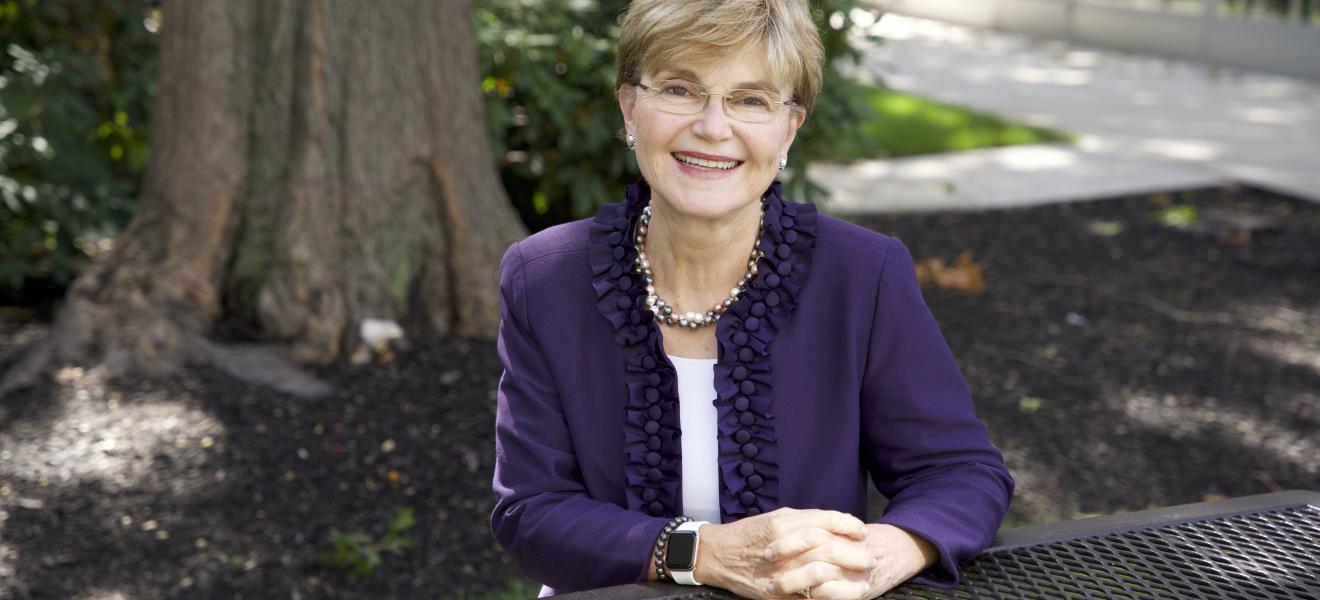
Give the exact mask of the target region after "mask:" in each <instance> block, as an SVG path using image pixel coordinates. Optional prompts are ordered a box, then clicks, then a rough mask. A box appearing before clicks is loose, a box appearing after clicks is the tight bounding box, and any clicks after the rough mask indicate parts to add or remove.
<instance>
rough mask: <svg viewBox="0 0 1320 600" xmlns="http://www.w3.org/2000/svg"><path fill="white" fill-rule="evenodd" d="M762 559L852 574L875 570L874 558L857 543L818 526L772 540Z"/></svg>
mask: <svg viewBox="0 0 1320 600" xmlns="http://www.w3.org/2000/svg"><path fill="white" fill-rule="evenodd" d="M762 556H763V557H764V558H765V559H766V560H769V561H771V562H779V561H783V560H789V559H796V560H798V561H799V562H801V563H808V562H813V561H822V562H828V563H833V564H835V565H838V566H840V567H843V568H845V569H851V570H855V571H861V570H870V569H872V568H874V567H875V558H874V557H873V556H872V555H871V553H870V551H868V550H867V549H866V548H865V546H863V545H862V543H861V542H859V541H857V540H853V539H852V538H849V537H844V536H840V535H837V534H834V533H830V532H828V531H825V530H824V529H821V528H819V527H806V528H803V529H800V530H798V531H795V532H793V533H791V534H789V535H787V536H785V537H784V538H781V539H778V540H775V541H774V542H773V543H771V544H770V545H769V546H767V547H766V549H765V551H764V552H763V553H762Z"/></svg>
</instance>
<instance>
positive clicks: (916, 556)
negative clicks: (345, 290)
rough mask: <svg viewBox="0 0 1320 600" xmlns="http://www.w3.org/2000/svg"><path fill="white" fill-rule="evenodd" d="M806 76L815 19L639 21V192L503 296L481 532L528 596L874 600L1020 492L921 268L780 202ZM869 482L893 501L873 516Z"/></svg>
mask: <svg viewBox="0 0 1320 600" xmlns="http://www.w3.org/2000/svg"><path fill="white" fill-rule="evenodd" d="M822 54H823V52H822V49H821V44H820V40H819V37H818V34H817V31H816V29H815V26H814V24H813V23H812V20H811V16H810V12H809V8H808V6H807V4H806V1H805V0H636V1H634V2H633V3H632V5H631V7H630V8H629V10H628V13H627V15H626V18H625V20H624V22H623V27H622V31H621V35H620V44H619V50H618V66H617V68H618V97H619V106H620V109H621V110H622V112H623V116H624V122H625V126H626V129H627V133H626V139H627V140H628V142H627V143H628V145H629V147H630V148H632V149H633V150H634V151H635V152H636V156H637V162H638V165H639V166H640V168H641V172H642V176H643V181H642V182H639V183H637V184H635V185H633V186H631V187H630V188H629V189H628V193H627V200H626V201H625V202H624V203H622V204H610V205H606V206H604V207H602V208H601V209H600V211H599V213H598V214H597V215H596V217H595V218H593V219H590V220H584V221H578V222H574V223H568V224H565V225H562V226H559V227H554V228H551V229H548V230H545V231H543V232H540V233H538V234H536V235H533V236H531V237H529V238H527V239H526V240H523V241H522V242H519V243H517V244H515V245H514V246H513V247H511V248H510V249H509V251H508V253H507V254H506V255H505V258H504V263H503V266H502V269H501V275H500V291H501V294H502V296H501V298H502V311H503V312H502V316H503V322H502V325H501V329H500V339H499V352H500V356H501V358H502V360H503V362H504V367H505V373H504V376H503V377H502V378H501V380H500V385H499V393H498V411H497V417H496V466H495V477H494V490H495V492H496V494H497V496H498V501H497V504H496V506H495V509H494V511H493V513H492V515H491V527H492V530H493V531H494V533H495V536H496V538H497V539H498V540H499V542H500V544H502V545H503V547H504V548H505V549H506V550H507V551H508V552H509V554H510V555H511V556H512V557H513V558H514V559H515V560H516V561H517V563H518V565H519V566H520V567H521V568H522V570H523V571H524V572H525V573H527V574H528V575H530V576H531V577H533V578H535V579H536V580H538V581H540V582H541V583H543V584H546V587H545V588H543V589H542V596H546V595H550V594H553V593H555V592H556V591H559V592H564V591H575V590H582V589H589V588H597V587H604V586H609V585H617V584H621V583H627V582H634V581H641V580H646V579H657V578H665V579H670V578H672V579H674V580H676V581H678V582H680V583H688V584H692V583H698V582H699V583H701V584H706V585H712V586H716V587H720V588H724V589H727V590H730V591H732V592H735V593H737V594H740V595H742V596H746V597H749V598H783V597H808V598H873V597H875V596H878V595H880V594H881V593H883V592H884V591H885V590H888V589H889V588H891V587H893V586H895V585H897V584H899V583H901V582H903V581H905V580H907V579H909V578H912V577H914V576H915V577H916V581H917V582H919V583H925V584H930V585H938V586H946V587H947V586H951V585H954V584H956V582H957V580H958V566H957V564H958V562H959V561H962V560H965V559H968V558H970V557H971V556H973V555H975V554H976V553H977V552H979V551H980V550H982V549H983V548H985V547H986V546H987V545H988V544H989V542H990V540H991V538H992V536H993V535H994V532H995V530H996V529H997V527H998V525H999V522H1000V520H1001V519H1002V517H1003V515H1004V512H1005V510H1006V509H1007V506H1008V502H1009V499H1010V497H1011V496H1012V490H1013V480H1012V478H1011V477H1010V476H1009V474H1008V472H1007V470H1006V469H1005V468H1004V464H1003V460H1002V458H1001V456H1000V454H999V453H998V452H997V451H996V450H995V449H994V447H992V446H991V445H990V442H989V439H988V436H987V434H986V430H985V427H984V425H983V424H982V423H981V422H980V421H978V420H977V419H976V417H975V415H974V413H973V409H972V404H971V400H970V398H969V397H968V393H967V389H966V386H965V384H964V382H963V380H962V377H961V375H960V374H959V372H958V370H957V366H956V365H955V364H954V361H953V358H952V356H951V354H950V352H949V350H948V347H947V346H946V345H945V343H944V340H943V338H942V337H941V336H940V333H939V331H938V329H937V328H936V325H935V322H934V320H933V319H932V318H931V315H930V313H929V311H928V310H927V309H926V306H925V304H924V302H923V301H922V299H921V295H920V290H919V288H918V285H917V281H916V277H915V273H914V270H913V265H912V259H911V256H910V255H909V254H908V252H907V250H906V249H905V248H904V247H903V245H902V244H900V243H899V242H898V241H897V240H895V239H892V238H888V237H885V236H882V235H880V234H877V233H874V232H871V231H869V230H866V229H863V228H860V227H857V226H854V225H851V224H848V223H846V222H843V221H840V220H837V219H833V218H830V217H827V216H824V215H819V214H817V212H816V210H815V208H814V207H813V206H811V205H807V204H798V203H793V202H788V201H785V200H784V199H783V198H782V197H781V196H780V188H779V184H778V182H776V181H775V176H776V174H777V173H778V172H779V171H780V170H781V169H782V168H783V167H784V164H785V162H786V156H787V155H788V150H789V147H790V146H791V145H792V143H793V139H794V136H795V134H796V132H797V129H798V127H800V126H801V125H802V123H803V120H804V119H805V118H806V116H807V115H808V114H809V113H810V111H811V108H812V104H813V102H814V100H815V96H816V92H817V91H818V90H819V88H820V72H821V66H820V63H821V60H822ZM868 472H869V473H870V475H871V476H872V478H873V479H874V481H875V482H876V486H877V487H878V488H879V490H880V491H881V492H882V493H884V495H885V496H887V497H888V498H889V504H888V506H887V507H886V510H885V514H884V515H883V516H881V517H879V518H877V519H874V520H871V521H869V522H868V519H867V514H866V476H867V473H868ZM685 518H691V519H692V520H686V519H685Z"/></svg>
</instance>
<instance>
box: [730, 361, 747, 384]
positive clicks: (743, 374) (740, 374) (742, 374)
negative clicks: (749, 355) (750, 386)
mask: <svg viewBox="0 0 1320 600" xmlns="http://www.w3.org/2000/svg"><path fill="white" fill-rule="evenodd" d="M733 378H734V379H735V380H737V381H742V380H744V379H747V367H744V366H742V365H739V366H736V367H734V368H733Z"/></svg>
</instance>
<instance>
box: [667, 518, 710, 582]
mask: <svg viewBox="0 0 1320 600" xmlns="http://www.w3.org/2000/svg"><path fill="white" fill-rule="evenodd" d="M707 524H709V522H708V521H688V522H686V523H683V524H682V525H679V526H678V529H675V530H674V531H673V533H670V534H669V542H668V545H667V546H666V547H665V570H666V571H669V576H670V577H673V578H674V581H675V582H676V583H681V584H683V585H701V582H699V581H697V578H696V577H694V576H693V574H694V572H695V571H696V568H697V547H698V546H699V545H700V544H699V542H700V541H701V531H700V529H701V526H702V525H707Z"/></svg>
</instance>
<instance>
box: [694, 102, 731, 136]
mask: <svg viewBox="0 0 1320 600" xmlns="http://www.w3.org/2000/svg"><path fill="white" fill-rule="evenodd" d="M698 115H699V116H698V118H697V122H696V123H694V124H693V125H692V130H693V133H696V134H697V135H698V136H700V137H702V138H705V139H709V140H723V139H726V138H728V137H729V136H731V135H733V129H732V128H731V127H730V121H731V119H730V118H729V113H728V112H727V111H726V110H725V105H724V96H722V95H720V94H711V95H710V96H707V98H706V108H705V109H703V110H702V111H701V112H700V113H698Z"/></svg>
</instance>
